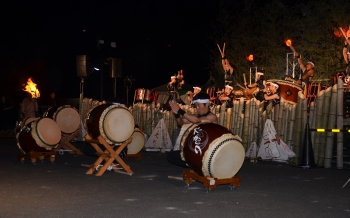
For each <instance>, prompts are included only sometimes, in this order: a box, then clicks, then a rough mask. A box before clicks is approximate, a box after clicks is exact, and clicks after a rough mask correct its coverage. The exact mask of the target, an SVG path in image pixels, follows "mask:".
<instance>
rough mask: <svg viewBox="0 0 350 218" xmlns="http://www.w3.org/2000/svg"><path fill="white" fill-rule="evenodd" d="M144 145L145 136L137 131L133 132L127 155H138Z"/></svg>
mask: <svg viewBox="0 0 350 218" xmlns="http://www.w3.org/2000/svg"><path fill="white" fill-rule="evenodd" d="M144 145H145V135H144V134H143V133H142V132H141V131H139V130H136V131H134V133H133V134H132V141H131V143H130V144H128V154H137V153H139V152H140V151H141V150H142V148H143V146H144Z"/></svg>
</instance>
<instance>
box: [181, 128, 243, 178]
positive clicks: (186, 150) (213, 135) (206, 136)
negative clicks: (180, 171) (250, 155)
mask: <svg viewBox="0 0 350 218" xmlns="http://www.w3.org/2000/svg"><path fill="white" fill-rule="evenodd" d="M181 141H182V142H181V143H182V144H181V146H183V150H182V151H181V152H182V156H183V157H184V159H185V161H186V163H187V164H188V165H189V166H190V167H191V168H192V169H193V170H194V171H195V172H196V173H197V174H198V175H201V176H207V177H214V178H218V179H224V178H232V177H233V176H235V175H236V174H237V172H238V171H239V169H240V168H241V167H242V165H243V162H244V156H245V152H244V148H243V145H242V144H241V141H240V138H239V137H238V136H234V135H233V134H232V133H231V132H230V131H228V130H227V129H226V128H225V127H223V126H221V125H218V124H214V123H201V124H193V125H192V126H190V128H188V130H187V132H186V133H185V134H184V135H183V138H182V140H181Z"/></svg>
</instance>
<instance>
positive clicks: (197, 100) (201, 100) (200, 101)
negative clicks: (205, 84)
mask: <svg viewBox="0 0 350 218" xmlns="http://www.w3.org/2000/svg"><path fill="white" fill-rule="evenodd" d="M197 102H198V103H203V104H205V103H209V102H210V101H209V99H196V100H193V101H192V104H194V103H197Z"/></svg>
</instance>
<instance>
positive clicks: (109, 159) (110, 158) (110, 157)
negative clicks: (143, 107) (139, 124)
mask: <svg viewBox="0 0 350 218" xmlns="http://www.w3.org/2000/svg"><path fill="white" fill-rule="evenodd" d="M85 141H86V142H87V143H90V144H91V146H92V147H93V148H94V149H95V150H96V154H97V156H98V158H97V160H96V161H95V162H94V163H93V164H91V165H83V164H82V166H88V167H89V169H88V171H87V172H86V174H92V173H93V172H94V170H96V171H98V172H97V173H96V174H95V175H96V176H102V174H103V173H104V172H105V171H106V170H107V169H108V170H109V169H113V170H114V172H118V173H124V174H127V175H130V176H131V175H132V174H133V172H132V171H131V169H130V167H129V166H128V165H127V164H126V163H125V162H124V161H123V159H121V158H120V157H119V153H120V152H122V151H123V149H124V148H125V147H126V146H127V145H128V144H130V142H131V141H132V137H130V138H129V139H128V140H127V141H125V142H124V143H123V144H121V145H119V146H114V145H110V144H108V143H107V142H106V140H105V139H104V138H103V137H102V136H101V135H100V136H98V137H97V140H96V139H92V138H91V137H90V136H89V135H86V136H85ZM98 144H102V145H103V147H104V148H105V150H104V151H103V150H102V149H101V148H100V147H99V146H98ZM113 147H116V150H114V149H113ZM103 161H105V163H104V164H103V165H100V164H101V163H102V162H103ZM114 161H116V162H117V164H113V162H114ZM118 164H119V165H120V167H121V168H118V167H119V166H117V165H118ZM120 169H124V170H125V172H124V171H120Z"/></svg>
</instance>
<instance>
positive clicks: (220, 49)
mask: <svg viewBox="0 0 350 218" xmlns="http://www.w3.org/2000/svg"><path fill="white" fill-rule="evenodd" d="M216 45H217V46H218V49H219V51H220V53H222V51H221V48H220V45H219V44H216Z"/></svg>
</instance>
